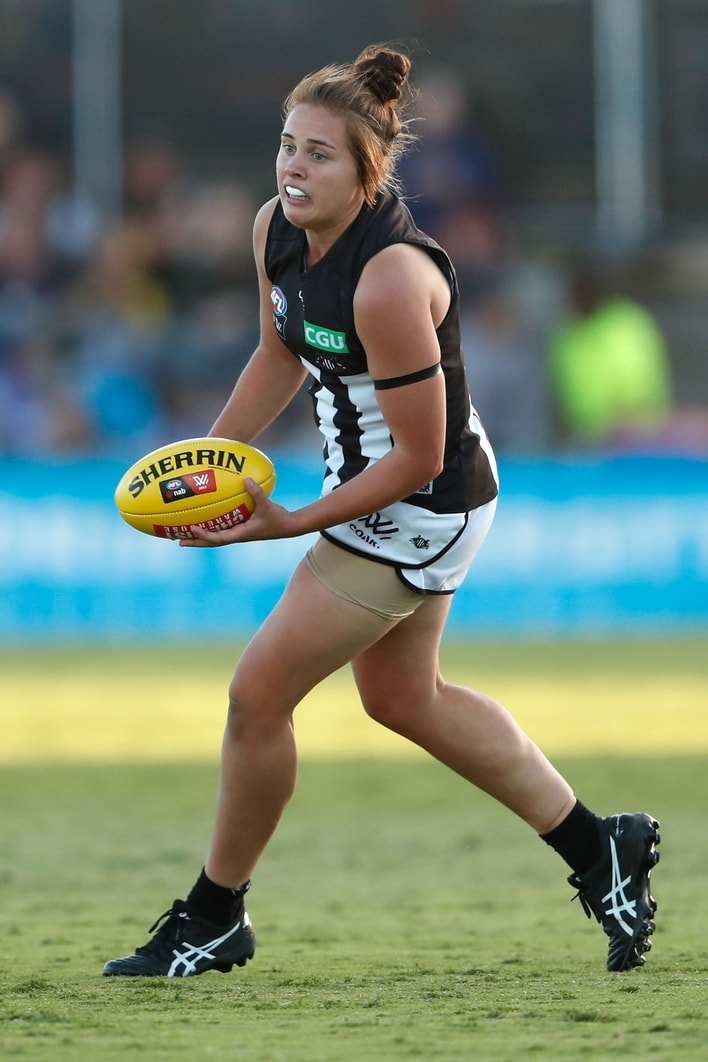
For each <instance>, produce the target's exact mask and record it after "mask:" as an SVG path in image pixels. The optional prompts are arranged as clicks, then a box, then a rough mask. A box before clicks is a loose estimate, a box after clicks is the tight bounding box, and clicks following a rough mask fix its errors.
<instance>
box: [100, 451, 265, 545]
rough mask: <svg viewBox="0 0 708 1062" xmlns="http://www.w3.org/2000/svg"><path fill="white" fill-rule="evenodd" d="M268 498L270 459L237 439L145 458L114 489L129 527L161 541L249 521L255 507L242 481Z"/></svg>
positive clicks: (191, 535)
mask: <svg viewBox="0 0 708 1062" xmlns="http://www.w3.org/2000/svg"><path fill="white" fill-rule="evenodd" d="M246 479H253V480H255V482H256V483H258V484H259V485H260V486H261V487H262V488H263V490H264V491H265V492H266V494H270V493H271V492H272V490H273V487H274V486H275V468H274V467H273V463H272V462H271V460H270V458H268V457H266V455H265V454H264V453H261V451H260V450H257V449H256V448H255V447H254V446H249V445H248V444H247V443H241V442H234V440H233V439H212V438H204V439H184V440H182V441H181V442H174V443H170V444H169V445H167V446H161V447H160V448H159V449H158V450H153V451H152V453H149V454H147V455H146V456H145V457H141V459H140V460H139V461H136V462H135V464H133V465H131V466H130V468H129V469H128V470H127V472H126V473H125V474H124V475H123V476H122V477H121V480H120V482H119V483H118V486H117V487H116V490H115V503H116V505H117V507H118V512H119V513H120V515H121V516H122V517H123V519H124V520H125V521H126V522H127V523H129V524H130V526H131V527H134V528H136V529H137V530H138V531H142V532H143V533H144V534H146V535H154V536H156V537H157V538H173V539H177V538H193V537H194V536H193V534H192V528H193V527H203V528H206V529H207V530H210V531H218V530H222V529H223V528H228V527H233V526H234V525H235V524H241V523H243V522H244V520H248V518H249V516H250V515H251V513H252V512H253V510H254V508H255V503H254V501H253V498H252V497H251V495H250V494H249V493H248V491H247V490H246V487H245V485H244V481H245V480H246Z"/></svg>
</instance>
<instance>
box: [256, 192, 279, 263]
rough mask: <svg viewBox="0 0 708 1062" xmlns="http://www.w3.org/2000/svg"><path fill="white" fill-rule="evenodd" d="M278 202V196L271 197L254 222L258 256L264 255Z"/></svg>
mask: <svg viewBox="0 0 708 1062" xmlns="http://www.w3.org/2000/svg"><path fill="white" fill-rule="evenodd" d="M277 203H278V196H277V195H275V196H273V198H272V199H269V200H268V202H267V203H264V204H263V206H262V207H261V208H260V210H259V211H258V213H257V214H256V218H255V221H254V222H253V246H254V249H255V251H256V257H262V254H263V250H264V248H265V242H266V237H267V235H268V226H269V225H270V222H271V219H272V217H273V214H274V212H275V208H276V205H277ZM259 252H260V253H259Z"/></svg>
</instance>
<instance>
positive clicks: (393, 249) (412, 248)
mask: <svg viewBox="0 0 708 1062" xmlns="http://www.w3.org/2000/svg"><path fill="white" fill-rule="evenodd" d="M393 298H395V300H396V303H397V304H400V303H401V301H403V302H406V303H410V302H414V303H419V304H420V305H421V306H427V307H432V306H434V305H435V306H440V307H441V308H442V307H443V306H444V307H447V305H449V300H450V288H449V285H448V282H447V280H446V279H445V277H444V275H443V273H442V271H441V270H440V268H439V267H438V266H437V265H436V263H435V262H434V261H433V259H432V258H431V257H430V255H429V254H428V253H427V252H426V251H425V250H424V249H423V248H422V247H418V246H417V245H416V244H410V243H394V244H391V245H390V246H389V247H385V248H384V249H383V250H382V251H379V253H378V254H376V255H374V257H373V258H371V259H370V260H369V261H368V262H367V263H366V265H365V266H364V269H363V270H362V274H361V277H360V279H359V283H358V285H357V289H356V294H355V298H354V302H355V306H356V308H357V310H358V311H359V312H367V311H370V312H375V311H376V309H377V308H379V307H380V308H381V309H382V310H384V312H390V307H391V305H392V302H391V300H392V299H393Z"/></svg>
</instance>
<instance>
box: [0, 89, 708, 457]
mask: <svg viewBox="0 0 708 1062" xmlns="http://www.w3.org/2000/svg"><path fill="white" fill-rule="evenodd" d="M428 77H429V83H428V84H427V85H423V86H421V87H422V89H423V93H422V96H421V103H420V105H419V106H420V114H419V117H420V118H421V119H422V121H421V125H420V127H418V129H417V131H418V133H419V134H420V135H421V138H422V142H421V147H420V148H419V149H416V150H414V151H413V152H412V153H411V154H410V155H409V156H408V158H407V159H406V160H405V162H404V164H403V166H402V174H401V175H402V178H403V180H404V183H405V186H406V191H407V194H408V196H409V203H410V206H411V209H412V211H413V213H414V215H415V217H416V219H417V221H418V223H419V224H420V225H421V227H422V228H424V229H425V230H426V231H428V232H429V233H430V234H431V235H432V236H434V237H436V238H437V239H439V240H440V242H441V243H442V244H443V245H444V246H445V247H446V248H447V249H448V251H449V252H450V254H451V256H452V258H453V260H454V262H455V265H456V267H457V270H458V273H459V276H460V283H461V289H462V293H463V340H464V348H465V352H466V358H467V362H468V375H469V379H470V385H471V390H472V395H473V400H474V402H475V405H476V406H477V407H478V409H479V410H480V413H481V414H482V417H483V419H484V420H485V421H486V423H487V427H488V430H489V433H490V435H491V437H492V440H493V442H494V443H495V445H496V447H497V449H498V450H499V452H500V453H508V454H524V453H543V452H547V451H549V450H552V449H554V448H557V447H558V446H568V445H571V446H593V445H603V444H608V443H609V444H612V445H617V446H620V447H623V448H627V447H632V446H634V445H637V444H638V441H639V444H641V440H650V439H655V438H656V439H661V438H662V433H665V429H666V425H667V424H668V423H669V422H670V420H671V418H672V417H673V414H674V411H673V409H672V382H671V370H670V359H669V355H668V353H667V350H666V343H665V340H664V337H663V336H662V335H661V332H660V330H659V328H658V327H657V325H656V323H655V322H654V321H653V319H652V318H651V316H650V315H649V313H648V312H647V311H646V310H645V309H644V308H642V307H641V306H640V305H639V304H638V303H637V302H634V301H632V300H630V299H629V298H627V297H625V296H622V295H620V294H619V293H618V292H617V291H613V290H610V288H608V285H607V279H608V278H607V274H606V273H599V272H598V271H597V270H596V269H595V270H591V269H588V268H587V264H586V263H582V268H579V263H577V262H574V263H573V265H572V266H571V267H567V268H566V267H564V268H563V269H559V268H558V266H557V265H554V266H553V267H551V266H550V265H549V264H548V263H547V262H546V263H543V262H540V261H535V262H531V261H525V260H524V259H523V258H522V257H521V256H520V255H519V253H518V250H517V248H516V247H515V241H514V237H513V232H512V231H510V226H509V225H508V221H507V219H506V217H505V209H504V204H505V194H506V192H505V187H504V178H503V172H502V167H501V166H500V164H499V161H498V160H497V159H496V158H495V155H494V151H493V150H492V149H491V147H490V146H489V145H488V144H486V143H484V142H483V140H482V138H481V137H479V136H477V135H475V134H474V132H473V131H471V130H470V128H469V123H468V121H467V120H466V114H465V99H464V94H463V93H462V91H461V87H460V84H459V83H458V82H457V81H456V79H455V78H454V77H453V76H452V75H451V74H450V72H449V71H445V70H439V71H431V72H430V73H429V75H428ZM258 205H259V204H258V203H257V202H255V201H254V193H253V191H252V190H251V189H250V188H249V187H247V186H245V185H244V184H242V183H240V182H239V180H238V179H233V178H230V177H225V178H223V179H222V178H219V179H206V178H203V177H198V176H195V175H194V174H193V173H191V172H189V169H188V167H187V165H186V164H185V160H184V159H182V158H180V156H179V154H178V153H177V152H176V151H175V150H174V149H173V147H172V146H171V145H170V144H169V143H168V142H166V141H165V140H164V139H161V138H156V137H151V136H149V135H145V136H141V137H136V138H134V139H133V140H131V141H130V142H128V143H127V144H126V145H125V156H124V173H123V208H122V211H121V215H120V217H119V218H106V217H102V216H101V215H100V214H99V212H98V211H97V210H96V209H95V207H94V205H93V204H92V203H91V202H90V201H85V200H81V199H80V198H78V197H77V195H76V192H75V190H74V188H73V185H72V180H71V174H70V172H69V168H68V167H67V165H66V164H65V162H64V161H63V160H62V159H61V158H60V157H58V156H57V155H56V154H55V153H53V152H51V151H47V150H46V149H45V148H44V147H43V146H41V145H39V144H37V143H33V142H32V140H31V138H30V137H28V136H27V134H26V132H25V127H24V121H23V114H22V109H21V106H20V104H19V102H18V101H17V99H15V98H14V97H13V96H12V95H11V94H8V93H6V92H5V93H3V92H0V452H3V453H5V454H10V455H14V456H23V457H42V458H44V457H49V456H57V455H60V456H61V455H83V454H102V455H118V454H120V455H121V456H123V455H129V454H137V453H143V452H146V451H147V450H148V449H151V448H153V447H155V446H158V445H161V444H163V443H165V442H167V441H170V440H174V439H179V438H187V437H189V436H196V435H202V434H205V433H206V431H208V429H209V427H210V425H211V423H212V422H213V420H214V418H215V416H216V415H217V413H218V412H219V410H220V409H221V407H222V406H223V403H224V401H225V399H226V397H227V395H228V393H229V391H230V389H231V387H232V385H233V382H234V380H235V378H236V376H237V375H238V373H239V371H240V369H241V368H242V366H243V365H244V364H245V362H246V360H247V359H248V357H249V356H250V354H251V352H252V350H253V348H254V345H255V343H256V341H257V330H258V306H257V287H256V278H255V269H254V266H253V261H252V251H251V229H252V222H253V217H254V215H255V211H256V209H257V206H258ZM309 431H310V425H309V405H308V402H307V399H306V397H305V396H304V395H303V396H302V401H300V400H299V399H298V400H297V401H296V402H295V403H294V405H293V407H292V409H291V410H290V411H289V412H288V413H287V414H286V415H284V417H283V418H282V419H281V420H280V422H279V423H278V425H277V426H276V427H275V428H274V429H272V434H271V436H269V439H268V445H272V446H276V445H283V446H287V445H297V444H298V443H299V441H300V438H301V436H302V435H304V434H306V433H307V432H309ZM704 431H705V429H704V428H703V426H701V428H700V430H699V431H698V434H697V436H696V445H698V446H705V447H706V449H708V432H706V433H705V438H704V437H703V432H704Z"/></svg>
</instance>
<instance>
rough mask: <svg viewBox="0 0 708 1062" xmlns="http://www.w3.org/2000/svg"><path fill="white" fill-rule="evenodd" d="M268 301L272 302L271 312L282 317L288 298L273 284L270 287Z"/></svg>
mask: <svg viewBox="0 0 708 1062" xmlns="http://www.w3.org/2000/svg"><path fill="white" fill-rule="evenodd" d="M270 301H271V302H272V303H273V312H274V313H275V315H276V317H282V316H283V315H284V314H285V312H286V311H287V308H288V300H287V299H286V298H285V293H284V292H283V290H282V288H278V287H276V286H275V285H273V287H272V288H271V289H270Z"/></svg>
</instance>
